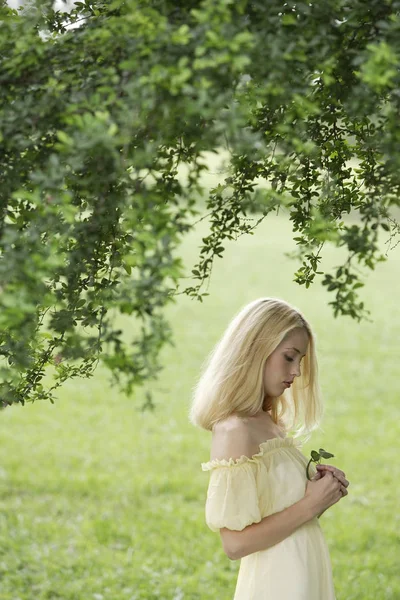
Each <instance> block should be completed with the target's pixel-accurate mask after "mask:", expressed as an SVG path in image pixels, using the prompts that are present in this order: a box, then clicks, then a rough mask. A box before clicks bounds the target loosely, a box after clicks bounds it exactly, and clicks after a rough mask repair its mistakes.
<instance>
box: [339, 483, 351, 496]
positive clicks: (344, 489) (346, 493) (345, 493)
mask: <svg viewBox="0 0 400 600" xmlns="http://www.w3.org/2000/svg"><path fill="white" fill-rule="evenodd" d="M340 491H341V492H342V496H347V495H348V493H349V492H348V491H347V489H346V488H345V487H344V486H343V485H341V486H340Z"/></svg>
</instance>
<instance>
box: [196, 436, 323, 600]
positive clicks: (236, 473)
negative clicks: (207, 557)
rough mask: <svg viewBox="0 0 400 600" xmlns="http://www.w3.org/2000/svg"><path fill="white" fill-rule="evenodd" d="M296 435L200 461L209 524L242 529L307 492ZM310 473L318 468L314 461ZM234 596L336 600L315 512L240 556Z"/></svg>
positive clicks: (303, 459) (240, 599) (215, 528)
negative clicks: (256, 448)
mask: <svg viewBox="0 0 400 600" xmlns="http://www.w3.org/2000/svg"><path fill="white" fill-rule="evenodd" d="M300 447H301V442H299V441H298V440H296V439H295V438H292V437H285V438H280V437H278V438H271V439H269V440H267V441H265V442H263V443H262V444H260V446H259V452H258V453H257V454H254V455H253V456H251V457H247V456H241V457H240V458H237V459H232V458H230V459H229V460H218V459H215V460H211V461H209V462H206V463H202V465H201V466H202V469H203V471H209V474H210V479H209V485H208V491H207V500H206V523H207V525H208V527H209V528H210V529H211V530H212V531H219V529H220V528H222V527H227V528H228V529H233V530H237V531H241V530H242V529H244V528H245V527H247V526H248V525H251V524H252V523H258V522H259V521H261V519H263V518H264V517H266V516H268V515H271V514H273V513H276V512H279V511H281V510H284V509H285V508H287V507H288V506H291V505H292V504H294V503H295V502H297V501H298V500H300V499H301V498H303V497H304V494H305V489H306V484H307V477H306V466H307V462H308V461H307V458H306V457H305V456H304V454H303V453H302V452H301V450H300ZM309 473H310V476H313V475H314V474H315V473H316V469H315V467H314V466H313V465H311V466H310V470H309ZM234 600H335V590H334V585H333V577H332V566H331V561H330V556H329V550H328V547H327V544H326V541H325V538H324V534H323V531H322V529H321V525H320V523H319V520H318V518H317V517H315V518H313V519H312V520H311V521H308V522H307V523H305V524H304V525H302V526H301V527H299V528H298V529H297V530H296V531H295V532H294V533H293V534H292V535H290V536H289V537H287V538H285V539H284V540H282V541H281V542H279V543H278V544H275V545H274V546H271V547H270V548H267V549H266V550H263V551H260V552H255V553H253V554H249V555H248V556H245V557H244V558H242V559H241V562H240V569H239V575H238V579H237V584H236V591H235V594H234Z"/></svg>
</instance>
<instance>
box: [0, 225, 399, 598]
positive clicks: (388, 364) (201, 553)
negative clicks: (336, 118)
mask: <svg viewBox="0 0 400 600" xmlns="http://www.w3.org/2000/svg"><path fill="white" fill-rule="evenodd" d="M207 229H208V226H207V223H206V221H202V222H201V223H199V224H198V225H197V226H196V228H195V229H194V230H193V231H192V232H191V233H190V234H189V235H188V236H186V237H185V240H184V242H183V246H182V249H181V253H182V256H183V257H184V260H185V265H186V266H187V267H188V268H189V267H190V265H191V264H192V263H193V260H194V259H195V258H196V256H197V252H198V244H199V243H200V242H201V238H202V237H205V236H206V233H207ZM292 246H295V244H294V243H293V242H292V240H291V239H290V224H289V222H288V220H287V219H286V217H285V216H284V215H281V216H280V217H276V216H275V215H271V219H270V222H267V221H264V222H263V223H262V224H261V226H260V227H259V228H258V229H257V230H255V232H254V235H252V236H242V237H241V238H240V239H239V240H238V243H235V244H231V245H230V247H228V248H227V250H226V254H227V256H226V261H227V262H229V264H231V265H234V277H233V276H232V273H231V272H230V271H229V270H228V269H227V268H226V261H217V262H216V264H215V267H214V272H213V281H212V295H211V296H210V300H212V302H205V301H204V302H203V304H200V303H198V302H193V301H192V300H191V299H190V298H188V297H187V296H185V295H182V296H180V297H179V298H178V299H177V303H176V304H174V305H172V304H171V305H169V307H168V317H169V320H170V322H171V326H172V327H173V330H174V336H175V342H176V343H175V346H174V347H173V348H170V347H168V348H165V351H164V353H163V362H164V364H165V369H164V370H163V372H162V373H161V374H160V378H159V381H158V382H157V383H155V384H153V386H152V389H153V392H154V400H155V402H156V405H157V410H155V411H154V412H150V411H145V412H141V411H139V410H138V404H140V403H141V401H142V395H143V391H144V390H138V396H139V398H138V401H137V402H135V403H133V402H132V401H131V400H130V399H129V398H124V397H123V396H122V395H121V394H120V393H119V390H118V389H116V387H115V386H112V385H108V384H107V376H108V374H107V372H106V369H103V368H101V366H99V368H98V370H97V372H96V377H93V378H92V379H91V380H75V381H69V382H66V384H65V385H64V386H63V388H62V389H60V390H59V399H58V401H57V405H56V406H50V405H49V403H37V404H36V405H35V406H29V405H28V406H25V407H24V408H22V407H20V406H13V407H9V408H7V409H6V410H5V411H3V413H2V415H1V417H2V418H1V424H2V426H1V427H0V447H1V449H2V461H1V466H0V597H1V600H17V599H19V600H156V599H157V600H178V599H181V600H232V598H233V595H234V593H233V592H234V589H235V581H236V578H237V572H238V568H239V561H230V560H229V559H228V558H227V556H226V555H225V554H224V552H223V549H222V545H221V539H220V536H219V534H218V533H213V532H211V531H210V530H209V529H208V528H207V526H206V524H205V515H204V506H205V499H206V492H207V485H208V473H204V472H203V471H202V470H201V465H200V463H201V462H203V461H207V460H209V456H210V454H209V453H210V436H209V434H208V432H204V431H200V430H198V429H196V428H194V427H192V426H191V425H190V423H189V422H188V419H187V407H188V403H189V398H190V394H191V390H192V387H193V382H194V381H195V379H196V378H197V376H198V373H199V369H200V366H201V363H202V362H203V360H204V357H205V356H206V355H207V353H208V352H209V350H210V348H212V346H213V344H214V343H215V342H216V341H217V340H218V338H219V335H220V333H221V331H222V330H223V329H224V327H225V324H226V323H227V322H228V321H229V318H230V315H231V314H233V313H234V311H235V310H236V308H237V306H241V305H244V304H245V303H246V302H247V301H248V300H249V299H252V298H258V297H260V296H262V294H263V293H265V290H268V293H270V292H271V293H272V294H273V295H278V296H280V297H284V298H290V300H291V301H292V302H293V303H294V304H295V305H296V306H299V308H300V309H301V310H304V312H305V314H306V315H307V316H310V318H311V319H312V323H313V325H314V328H315V330H316V333H317V339H318V351H319V352H318V354H319V359H320V367H321V369H320V375H321V383H322V388H323V392H324V397H325V405H326V415H325V419H324V422H323V429H322V430H318V431H316V432H314V433H313V435H312V437H311V438H310V440H309V441H308V442H307V444H306V445H305V446H304V448H303V449H302V451H303V453H304V455H305V456H308V457H309V456H310V451H311V449H313V448H315V449H318V448H319V447H320V446H323V447H326V448H328V450H329V449H330V450H332V451H333V450H334V451H335V452H334V454H335V458H332V459H329V460H326V461H323V462H326V463H328V464H332V465H334V466H336V467H338V468H339V469H342V470H343V471H344V472H345V474H346V478H347V479H348V480H349V482H350V486H349V488H348V490H349V494H348V496H346V497H345V498H343V500H341V501H340V502H338V503H337V504H336V505H334V506H332V507H331V508H330V509H328V510H327V511H326V512H324V514H323V515H322V516H321V518H320V519H319V522H320V525H321V527H322V529H323V532H324V536H325V538H326V542H327V545H328V547H329V553H330V557H331V560H332V566H333V574H334V582H335V589H336V599H337V600H398V599H399V598H400V579H399V575H398V571H399V559H398V549H399V536H398V531H399V526H400V515H399V511H398V497H399V494H398V490H399V483H398V482H399V478H400V462H399V461H398V460H397V458H396V457H397V454H396V453H397V448H398V436H399V433H398V429H399V428H398V420H399V394H398V360H397V358H398V339H399V335H400V305H399V302H398V298H399V294H400V280H399V278H398V276H397V275H398V265H399V259H400V247H398V248H397V249H396V250H395V251H394V252H393V253H392V255H391V256H390V258H389V260H388V261H387V262H386V263H384V264H382V265H381V269H377V270H376V271H374V272H373V273H372V274H371V277H370V278H369V280H368V281H367V282H366V285H365V288H363V293H364V296H365V301H366V303H368V305H369V306H370V307H371V310H373V311H374V314H375V315H376V317H375V319H374V322H370V321H363V322H362V323H357V322H356V321H353V320H351V319H336V320H335V319H334V318H333V315H332V313H331V310H330V308H329V307H328V306H327V304H326V299H327V297H328V296H329V293H327V292H326V289H325V288H322V286H321V285H320V282H319V281H316V282H315V284H314V288H313V289H314V293H312V294H310V291H309V290H305V288H304V286H299V285H297V284H296V283H294V282H292V281H291V277H290V274H291V272H292V267H293V264H292V261H291V260H289V259H288V258H287V257H285V256H284V255H283V253H284V251H285V249H287V248H288V247H289V248H290V249H291V247H292ZM326 260H327V261H328V264H329V265H331V264H335V261H336V260H337V251H336V249H335V248H333V247H327V248H326ZM260 261H262V265H261V266H262V267H264V268H260ZM265 265H269V268H268V270H266V269H265ZM382 298H384V299H385V310H380V307H381V306H382ZM388 315H390V318H388ZM118 321H119V325H120V326H121V328H123V329H124V330H125V332H126V334H127V335H128V337H129V336H130V335H133V334H134V330H135V319H134V318H133V316H132V317H129V316H128V315H124V316H123V317H119V319H118ZM71 399H73V402H72V401H71ZM276 600H280V599H276Z"/></svg>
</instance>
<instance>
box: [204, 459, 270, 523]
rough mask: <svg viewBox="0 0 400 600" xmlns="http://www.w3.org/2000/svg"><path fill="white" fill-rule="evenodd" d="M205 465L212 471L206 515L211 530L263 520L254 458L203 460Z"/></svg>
mask: <svg viewBox="0 0 400 600" xmlns="http://www.w3.org/2000/svg"><path fill="white" fill-rule="evenodd" d="M243 459H245V457H243ZM202 469H203V471H210V480H209V485H208V490H207V500H206V508H205V516H206V523H207V525H208V527H209V528H210V529H211V531H218V530H219V529H221V528H222V527H226V528H227V529H233V530H236V531H241V530H242V529H244V528H245V527H247V526H248V525H251V524H252V523H259V522H260V521H261V514H260V507H259V498H258V491H257V469H258V464H257V463H256V462H255V461H251V459H250V460H248V459H245V460H241V459H239V460H238V461H236V462H235V461H233V460H232V459H230V460H229V461H226V460H213V461H211V462H209V463H202Z"/></svg>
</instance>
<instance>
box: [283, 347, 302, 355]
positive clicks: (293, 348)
mask: <svg viewBox="0 0 400 600" xmlns="http://www.w3.org/2000/svg"><path fill="white" fill-rule="evenodd" d="M287 350H296V352H298V353H299V354H301V352H300V350H297V348H295V347H294V346H292V347H291V348H287ZM301 355H302V356H305V354H301Z"/></svg>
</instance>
